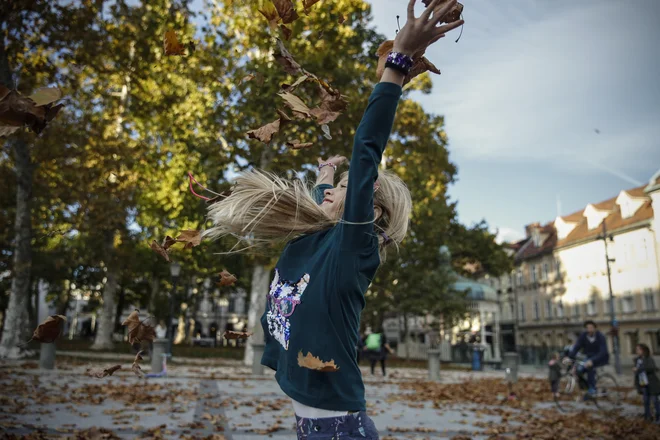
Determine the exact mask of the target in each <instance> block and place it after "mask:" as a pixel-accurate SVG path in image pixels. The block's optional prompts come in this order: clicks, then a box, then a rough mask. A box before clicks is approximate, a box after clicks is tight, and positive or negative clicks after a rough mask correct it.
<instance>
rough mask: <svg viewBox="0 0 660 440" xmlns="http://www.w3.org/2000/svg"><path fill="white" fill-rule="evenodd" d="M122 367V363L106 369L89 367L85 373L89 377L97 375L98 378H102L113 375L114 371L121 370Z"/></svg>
mask: <svg viewBox="0 0 660 440" xmlns="http://www.w3.org/2000/svg"><path fill="white" fill-rule="evenodd" d="M120 369H121V365H114V366H112V367H109V368H106V369H104V370H100V369H96V370H92V369H87V371H86V372H85V373H86V374H87V375H88V376H89V377H96V378H99V379H102V378H104V377H107V376H112V373H114V372H115V371H117V370H120Z"/></svg>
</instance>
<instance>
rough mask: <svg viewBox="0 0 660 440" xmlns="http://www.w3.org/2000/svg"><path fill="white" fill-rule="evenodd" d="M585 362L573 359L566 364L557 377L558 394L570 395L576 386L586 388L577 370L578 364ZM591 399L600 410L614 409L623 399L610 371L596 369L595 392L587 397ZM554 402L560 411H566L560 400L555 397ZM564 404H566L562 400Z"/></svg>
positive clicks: (585, 383) (584, 380)
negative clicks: (563, 371)
mask: <svg viewBox="0 0 660 440" xmlns="http://www.w3.org/2000/svg"><path fill="white" fill-rule="evenodd" d="M584 364H585V362H583V361H575V360H573V359H571V360H570V362H569V363H568V364H567V367H566V372H565V373H564V374H563V375H562V376H561V378H560V379H559V394H560V395H562V396H571V395H572V394H573V392H574V391H575V389H576V388H579V389H582V390H585V391H586V390H587V382H586V378H584V377H582V376H580V374H578V372H577V367H578V366H584ZM588 400H589V401H593V402H594V404H595V405H596V407H598V408H599V409H600V410H602V411H613V410H616V409H617V408H618V407H619V405H621V401H622V400H623V398H622V395H621V391H620V388H619V384H618V383H617V381H616V379H615V378H614V376H613V375H611V374H610V373H603V372H602V371H601V369H598V368H597V369H596V393H595V394H593V395H591V396H590V398H589V399H588ZM555 404H556V405H557V407H558V408H559V410H560V411H562V412H566V411H565V408H564V407H563V406H562V401H561V400H560V399H557V397H555ZM564 406H566V404H565V401H564Z"/></svg>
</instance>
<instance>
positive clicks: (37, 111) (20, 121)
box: [0, 86, 64, 136]
mask: <svg viewBox="0 0 660 440" xmlns="http://www.w3.org/2000/svg"><path fill="white" fill-rule="evenodd" d="M61 96H62V94H61V92H60V91H59V90H58V89H54V88H50V89H41V90H39V91H37V92H35V94H34V95H32V97H34V98H35V99H37V101H38V102H39V103H45V104H37V103H35V101H33V100H32V99H31V98H30V97H27V96H24V95H22V94H20V93H19V92H17V91H15V90H10V89H8V88H7V87H4V86H0V135H2V136H6V135H9V134H11V133H13V132H15V131H16V130H18V129H19V128H20V127H27V128H29V129H30V130H32V131H34V132H35V133H37V134H39V133H41V132H42V131H43V129H44V128H46V125H47V124H48V123H49V122H50V121H51V120H53V118H54V117H55V116H56V115H57V113H58V112H59V111H60V110H61V109H62V107H63V106H64V105H63V104H57V105H53V102H54V100H57V99H59V98H61Z"/></svg>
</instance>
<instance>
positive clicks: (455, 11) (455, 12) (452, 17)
mask: <svg viewBox="0 0 660 440" xmlns="http://www.w3.org/2000/svg"><path fill="white" fill-rule="evenodd" d="M432 1H433V0H422V3H423V4H424V6H426V7H429V5H430V4H431V2H432ZM447 1H449V0H446V1H441V2H440V3H438V4H437V5H436V6H435V9H434V11H439V10H440V9H442V8H444V7H445V4H446V3H447ZM462 13H463V5H462V4H461V3H458V2H456V4H455V5H454V7H453V8H451V9H450V10H449V12H447V13H446V14H445V15H444V17H442V21H441V22H442V23H453V22H455V21H458V20H460V19H461V14H462Z"/></svg>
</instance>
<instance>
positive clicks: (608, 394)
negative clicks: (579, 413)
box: [594, 373, 623, 411]
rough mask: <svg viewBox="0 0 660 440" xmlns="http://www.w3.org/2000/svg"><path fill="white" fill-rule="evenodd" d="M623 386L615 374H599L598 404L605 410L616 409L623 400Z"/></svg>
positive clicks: (597, 385)
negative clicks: (617, 380) (620, 385)
mask: <svg viewBox="0 0 660 440" xmlns="http://www.w3.org/2000/svg"><path fill="white" fill-rule="evenodd" d="M622 394H623V393H622V391H621V388H619V384H618V383H617V382H616V379H615V378H614V376H612V375H611V374H609V373H605V374H601V375H599V376H598V381H597V382H596V395H595V399H594V400H595V402H596V406H597V407H598V408H600V409H601V410H603V411H616V410H617V409H618V408H619V406H620V405H621V401H622V400H623V395H622Z"/></svg>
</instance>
